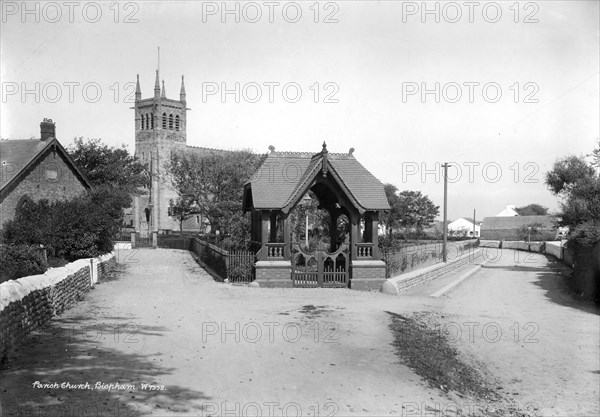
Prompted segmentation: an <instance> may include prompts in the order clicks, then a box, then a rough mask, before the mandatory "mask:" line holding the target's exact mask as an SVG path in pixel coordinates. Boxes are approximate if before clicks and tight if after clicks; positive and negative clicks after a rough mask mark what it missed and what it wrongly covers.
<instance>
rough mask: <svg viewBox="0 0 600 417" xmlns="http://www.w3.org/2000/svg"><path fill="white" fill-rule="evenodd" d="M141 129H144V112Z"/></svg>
mask: <svg viewBox="0 0 600 417" xmlns="http://www.w3.org/2000/svg"><path fill="white" fill-rule="evenodd" d="M141 129H142V130H144V115H143V114H142V126H141Z"/></svg>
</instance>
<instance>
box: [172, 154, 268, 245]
mask: <svg viewBox="0 0 600 417" xmlns="http://www.w3.org/2000/svg"><path fill="white" fill-rule="evenodd" d="M264 158H265V156H264V155H257V154H254V153H252V152H250V151H247V150H240V151H231V152H218V153H217V152H215V153H213V154H208V155H197V154H188V153H173V155H172V156H171V160H170V161H169V162H168V163H167V164H166V168H167V169H168V170H169V172H170V173H171V180H172V183H173V186H174V188H175V189H176V190H177V192H178V194H179V196H180V198H179V200H176V201H174V202H173V207H174V208H177V211H178V213H182V215H184V216H185V213H186V212H189V211H190V210H191V206H192V205H193V206H194V207H193V210H194V212H196V213H200V214H202V216H203V217H205V218H207V219H208V220H209V222H210V226H211V234H217V233H218V234H219V235H220V236H223V237H228V238H229V239H230V242H228V244H233V243H234V242H244V241H245V240H247V239H248V238H249V234H250V220H249V218H248V216H244V214H243V213H242V212H241V210H240V202H241V201H242V193H243V186H244V184H245V182H246V181H247V180H248V179H250V177H251V176H252V174H254V172H255V171H256V169H257V168H258V167H259V166H260V164H261V163H262V161H263V160H264Z"/></svg>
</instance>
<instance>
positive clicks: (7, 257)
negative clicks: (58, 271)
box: [0, 244, 48, 282]
mask: <svg viewBox="0 0 600 417" xmlns="http://www.w3.org/2000/svg"><path fill="white" fill-rule="evenodd" d="M0 264H2V270H0V282H4V281H8V280H11V279H18V278H22V277H26V276H29V275H38V274H43V273H44V272H46V270H47V269H48V266H47V265H46V262H45V260H44V255H43V253H42V250H41V249H40V247H39V246H38V247H36V246H31V245H14V244H9V245H0Z"/></svg>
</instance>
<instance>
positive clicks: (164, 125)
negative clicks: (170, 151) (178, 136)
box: [162, 113, 167, 129]
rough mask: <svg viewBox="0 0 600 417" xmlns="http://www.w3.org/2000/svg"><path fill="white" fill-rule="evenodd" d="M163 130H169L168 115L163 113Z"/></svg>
mask: <svg viewBox="0 0 600 417" xmlns="http://www.w3.org/2000/svg"><path fill="white" fill-rule="evenodd" d="M162 128H163V129H166V128H167V113H163V120H162Z"/></svg>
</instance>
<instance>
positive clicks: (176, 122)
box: [175, 115, 179, 131]
mask: <svg viewBox="0 0 600 417" xmlns="http://www.w3.org/2000/svg"><path fill="white" fill-rule="evenodd" d="M175 130H177V131H179V115H177V116H175Z"/></svg>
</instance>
